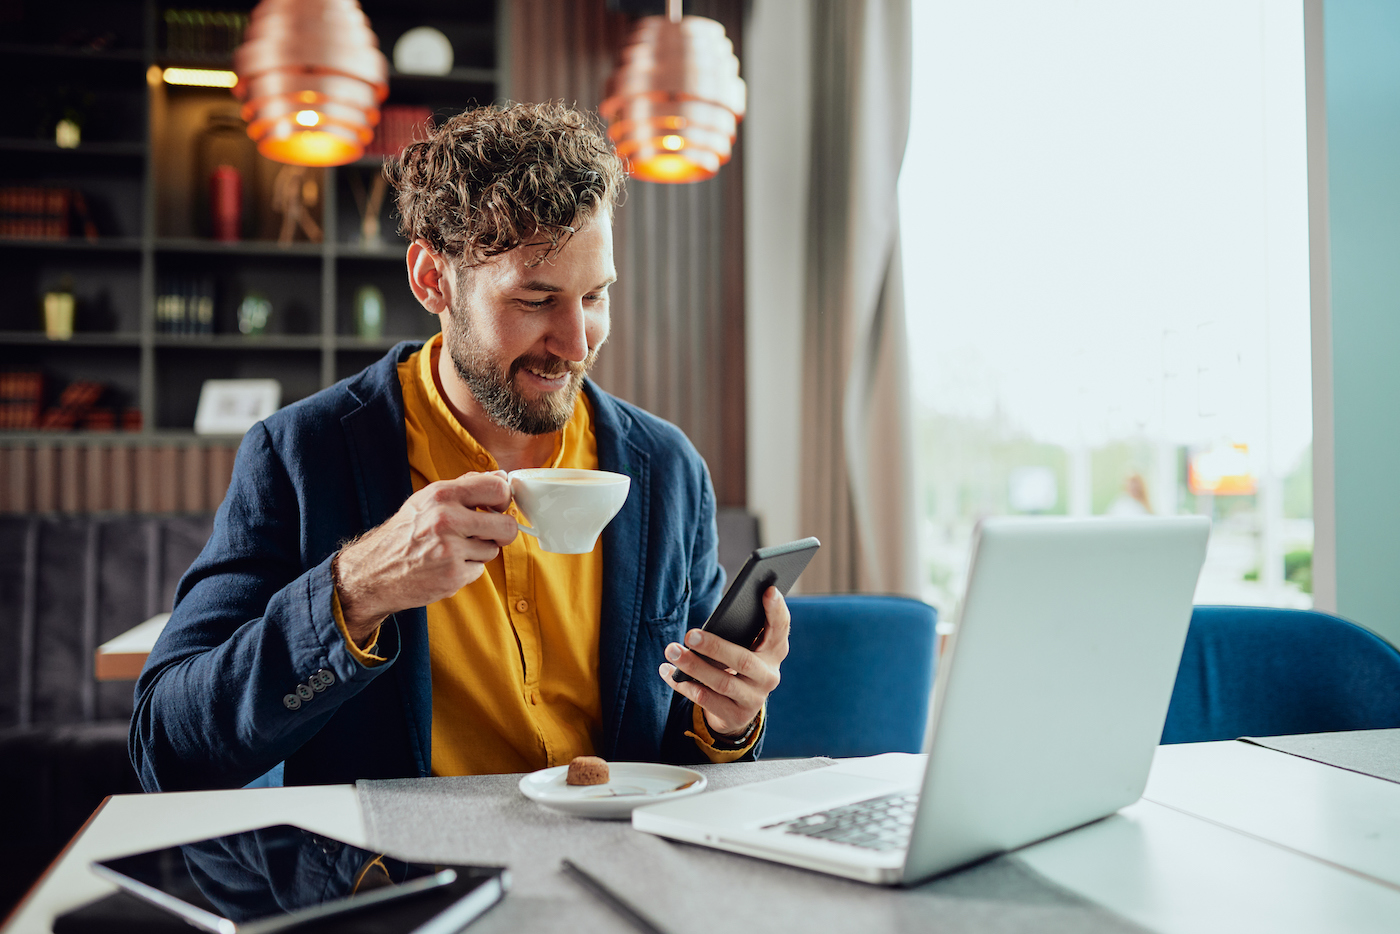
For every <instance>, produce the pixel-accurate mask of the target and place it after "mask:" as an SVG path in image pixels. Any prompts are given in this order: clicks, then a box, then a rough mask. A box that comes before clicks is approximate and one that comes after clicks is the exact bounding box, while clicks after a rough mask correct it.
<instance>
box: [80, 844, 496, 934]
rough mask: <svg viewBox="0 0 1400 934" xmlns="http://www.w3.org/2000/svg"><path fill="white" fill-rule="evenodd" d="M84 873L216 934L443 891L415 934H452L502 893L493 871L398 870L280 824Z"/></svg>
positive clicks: (266, 928) (398, 863) (381, 858)
mask: <svg viewBox="0 0 1400 934" xmlns="http://www.w3.org/2000/svg"><path fill="white" fill-rule="evenodd" d="M92 870H93V872H95V873H97V874H98V875H99V876H101V877H103V878H104V879H107V880H108V881H111V882H114V883H116V884H117V885H119V886H121V887H122V888H123V889H124V890H126V891H127V892H130V893H131V894H132V895H135V896H137V897H138V898H141V899H143V900H145V901H147V902H150V903H151V904H153V905H157V906H159V907H160V908H163V909H165V910H166V911H169V912H172V913H173V914H176V915H178V916H180V917H181V918H183V919H184V920H185V921H187V922H189V923H190V924H192V925H194V926H195V927H198V928H201V929H203V930H206V931H212V932H215V934H266V932H272V931H281V930H284V929H286V928H290V927H292V926H294V925H300V924H304V923H307V922H311V921H314V920H316V919H320V918H327V917H330V916H333V915H338V914H342V913H345V912H351V911H357V910H359V909H362V908H367V907H370V906H374V905H383V904H385V903H387V902H390V901H393V900H395V899H406V898H412V897H414V896H418V895H423V894H425V893H433V892H440V891H443V890H444V888H445V887H448V886H451V887H453V888H454V889H455V890H460V891H461V896H462V897H461V898H459V899H457V900H455V901H453V902H452V904H451V906H450V907H449V908H447V909H446V910H444V911H443V912H441V913H439V914H437V915H435V916H434V917H433V918H432V919H430V920H429V921H428V922H427V923H424V924H420V925H419V926H418V927H417V928H415V929H414V930H415V932H418V934H432V932H436V931H447V932H455V931H458V930H460V929H461V928H462V927H464V926H465V925H466V924H468V923H469V922H470V921H471V920H472V919H473V918H475V917H476V916H477V915H479V914H481V913H482V912H483V911H485V910H486V909H487V908H490V907H491V906H492V905H494V904H495V903H496V902H497V901H499V900H500V899H501V896H502V895H504V894H505V890H506V887H507V886H508V885H509V877H508V874H507V873H506V871H505V870H504V869H502V868H500V867H453V866H432V865H425V864H421V863H408V862H403V861H402V860H397V859H393V858H391V857H388V856H385V855H384V854H382V853H375V852H372V851H370V850H365V849H362V848H360V847H357V846H352V845H350V844H348V843H343V842H341V841H339V840H334V839H331V838H329V837H325V836H321V835H319V834H314V833H312V832H311V831H308V830H303V829H302V828H300V827H293V826H290V825H287V824H280V825H277V826H272V827H263V828H260V829H258V830H249V831H246V832H244V833H236V834H229V835H227V836H223V837H213V838H210V839H208V840H199V841H197V842H195V843H186V844H183V845H181V846H173V847H168V848H166V849H161V850H151V851H148V852H145V853H136V854H133V855H131V856H123V857H120V858H118V859H108V860H102V861H100V862H96V863H93V864H92ZM449 916H450V917H449ZM449 921H450V922H451V923H450V924H449V923H448V922H449Z"/></svg>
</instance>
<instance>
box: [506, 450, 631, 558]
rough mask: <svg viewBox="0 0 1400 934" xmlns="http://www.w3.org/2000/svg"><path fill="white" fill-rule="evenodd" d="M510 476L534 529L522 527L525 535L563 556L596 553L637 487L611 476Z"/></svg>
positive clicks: (547, 470) (549, 472)
mask: <svg viewBox="0 0 1400 934" xmlns="http://www.w3.org/2000/svg"><path fill="white" fill-rule="evenodd" d="M507 476H508V477H509V479H510V492H511V495H512V496H513V497H514V498H515V505H516V506H517V507H518V508H519V509H520V514H521V515H522V516H524V517H525V519H526V521H528V522H529V523H530V525H526V524H525V523H524V522H517V523H516V524H517V525H518V526H520V531H522V532H524V533H525V534H527V535H533V536H535V538H537V539H539V542H540V547H541V548H542V549H544V550H545V551H551V552H554V553H555V554H559V555H582V554H587V553H588V552H590V551H592V550H593V548H594V546H595V545H597V544H598V536H599V535H601V534H603V529H604V528H606V527H607V524H608V523H609V522H611V521H612V518H613V516H615V515H617V513H618V510H620V509H621V508H622V504H623V503H625V502H627V491H628V490H629V489H630V488H631V486H632V478H631V477H629V476H627V475H626V474H620V473H610V472H609V471H606V470H576V469H571V468H563V467H529V468H526V469H524V470H512V471H511V472H510V473H509V474H508V475H507Z"/></svg>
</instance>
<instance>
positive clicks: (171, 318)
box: [156, 276, 214, 335]
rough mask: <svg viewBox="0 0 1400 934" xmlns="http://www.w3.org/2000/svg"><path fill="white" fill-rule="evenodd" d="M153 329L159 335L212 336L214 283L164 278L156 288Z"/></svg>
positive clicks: (171, 277) (208, 279) (189, 278)
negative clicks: (154, 324)
mask: <svg viewBox="0 0 1400 934" xmlns="http://www.w3.org/2000/svg"><path fill="white" fill-rule="evenodd" d="M156 330H157V331H158V332H159V333H161V334H186V335H188V334H213V333H214V280H213V279H210V278H207V277H190V276H167V277H165V278H163V279H161V281H160V284H159V285H158V286H157V288H156Z"/></svg>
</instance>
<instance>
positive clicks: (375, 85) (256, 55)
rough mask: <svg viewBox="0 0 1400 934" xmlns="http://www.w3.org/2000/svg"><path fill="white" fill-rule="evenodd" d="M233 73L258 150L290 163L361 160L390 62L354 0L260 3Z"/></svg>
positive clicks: (376, 118) (383, 93)
mask: <svg viewBox="0 0 1400 934" xmlns="http://www.w3.org/2000/svg"><path fill="white" fill-rule="evenodd" d="M233 69H234V71H235V72H237V74H238V83H237V84H236V85H235V86H234V88H233V93H234V95H235V96H236V97H237V98H238V99H239V100H240V101H242V102H243V110H242V114H243V119H244V120H246V121H247V123H248V135H249V136H250V137H252V138H253V140H254V141H255V142H256V143H257V144H258V152H260V153H262V154H263V155H264V156H267V157H268V158H269V159H274V160H276V161H277V162H286V163H290V164H291V165H344V164H346V163H347V162H354V161H355V160H356V159H358V158H360V156H362V155H364V151H365V146H366V145H367V144H368V143H369V142H370V140H372V139H373V138H374V127H375V125H376V124H378V123H379V105H380V103H382V102H383V100H384V98H385V97H387V96H388V94H389V62H388V60H387V59H386V58H385V57H384V53H383V52H381V51H379V40H378V38H376V37H375V35H374V31H373V30H371V29H370V26H369V19H368V18H366V16H365V14H364V12H363V11H362V10H361V9H360V5H359V3H357V2H356V0H262V2H261V3H259V4H258V6H257V8H256V9H254V10H253V15H252V20H251V21H250V22H249V24H248V28H247V30H246V31H245V32H244V39H243V44H242V45H241V46H239V47H238V50H237V51H236V52H234V53H233Z"/></svg>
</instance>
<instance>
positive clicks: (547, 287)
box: [516, 276, 617, 292]
mask: <svg viewBox="0 0 1400 934" xmlns="http://www.w3.org/2000/svg"><path fill="white" fill-rule="evenodd" d="M616 281H617V276H612V277H610V278H608V279H607V280H605V281H604V282H603V283H602V284H601V285H596V286H594V287H593V288H592V289H590V290H589V291H592V292H596V291H598V290H599V289H606V288H607V287H608V286H610V285H612V284H613V283H614V282H616ZM516 289H517V290H519V291H521V292H562V291H564V290H563V289H561V288H559V286H557V285H554V284H553V283H549V282H545V281H544V280H543V279H530V280H528V281H526V282H522V283H520V284H519V285H517V286H516Z"/></svg>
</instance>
